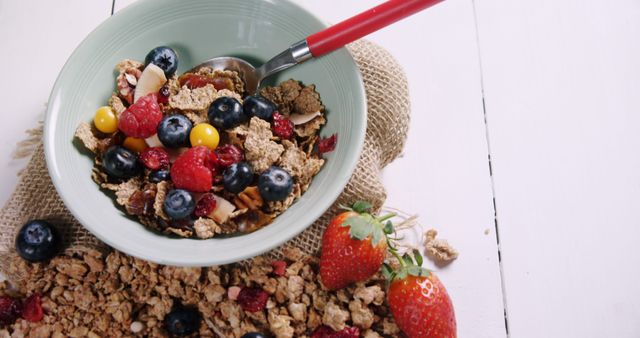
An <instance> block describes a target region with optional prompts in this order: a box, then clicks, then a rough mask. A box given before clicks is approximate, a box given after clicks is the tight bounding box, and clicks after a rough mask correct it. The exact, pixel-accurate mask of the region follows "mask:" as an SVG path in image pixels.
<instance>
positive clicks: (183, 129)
mask: <svg viewBox="0 0 640 338" xmlns="http://www.w3.org/2000/svg"><path fill="white" fill-rule="evenodd" d="M191 128H193V123H191V121H190V120H189V119H188V118H187V117H186V116H184V115H169V116H165V117H164V118H163V119H162V121H160V124H158V138H159V139H160V142H162V145H164V146H165V147H167V148H180V147H188V146H189V134H190V133H191Z"/></svg>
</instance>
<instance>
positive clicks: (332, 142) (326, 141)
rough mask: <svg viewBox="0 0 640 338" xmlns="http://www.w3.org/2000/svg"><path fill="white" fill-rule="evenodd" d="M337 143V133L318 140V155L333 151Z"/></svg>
mask: <svg viewBox="0 0 640 338" xmlns="http://www.w3.org/2000/svg"><path fill="white" fill-rule="evenodd" d="M337 143H338V134H333V135H331V136H329V137H327V138H323V139H320V140H319V141H318V153H319V154H320V155H322V154H324V153H328V152H331V151H334V150H335V149H336V144H337Z"/></svg>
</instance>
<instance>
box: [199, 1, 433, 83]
mask: <svg viewBox="0 0 640 338" xmlns="http://www.w3.org/2000/svg"><path fill="white" fill-rule="evenodd" d="M440 1H443V0H389V1H387V2H384V3H382V4H380V5H378V6H376V7H373V8H371V9H369V10H366V11H364V12H362V13H360V14H358V15H356V16H353V17H351V18H349V19H346V20H344V21H342V22H340V23H339V24H337V25H333V26H331V27H328V28H325V29H324V30H321V31H319V32H317V33H315V34H312V35H309V36H308V37H307V38H306V39H303V40H301V41H298V42H296V43H294V44H292V45H291V46H290V47H289V48H288V49H286V50H285V51H283V52H282V53H280V54H278V55H276V56H275V57H273V58H272V59H271V60H269V61H267V62H266V63H265V64H263V65H262V66H260V67H258V68H255V67H253V65H251V64H250V63H249V62H247V61H245V60H243V59H240V58H237V57H232V56H221V57H216V58H213V59H209V60H207V61H205V62H203V63H201V64H199V65H198V66H196V67H194V68H193V69H191V70H190V71H189V72H196V71H197V70H198V69H200V68H202V67H211V68H213V69H214V70H215V69H220V70H225V69H227V70H235V71H237V72H238V73H239V74H240V76H241V77H242V78H243V79H244V81H245V90H246V91H247V93H248V94H255V93H256V92H257V91H258V88H260V82H262V80H264V79H265V78H267V77H269V76H271V75H273V74H275V73H277V72H280V71H283V70H285V69H288V68H291V67H293V66H295V65H298V64H300V63H303V62H305V61H307V60H309V59H311V58H314V57H315V58H317V57H320V56H322V55H325V54H328V53H330V52H332V51H334V50H336V49H338V48H341V47H344V46H345V45H347V44H349V43H351V42H353V41H355V40H357V39H360V38H362V37H364V36H366V35H368V34H370V33H373V32H375V31H377V30H379V29H381V28H384V27H386V26H389V25H391V24H393V23H395V22H396V21H399V20H401V19H404V18H406V17H408V16H410V15H412V14H415V13H417V12H419V11H421V10H423V9H426V8H427V7H430V6H432V5H434V4H436V3H438V2H440Z"/></svg>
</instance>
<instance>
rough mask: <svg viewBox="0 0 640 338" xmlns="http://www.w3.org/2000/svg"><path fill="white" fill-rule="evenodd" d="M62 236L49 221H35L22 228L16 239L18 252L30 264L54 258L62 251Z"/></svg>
mask: <svg viewBox="0 0 640 338" xmlns="http://www.w3.org/2000/svg"><path fill="white" fill-rule="evenodd" d="M60 242H61V241H60V236H59V235H58V232H57V231H56V229H55V228H54V227H53V226H52V225H51V224H49V223H48V222H47V221H42V220H33V221H29V222H27V223H26V224H25V225H23V226H22V228H21V229H20V231H19V232H18V236H17V237H16V243H15V244H16V251H17V252H18V255H20V257H22V258H24V259H25V260H27V261H29V262H41V261H45V260H47V259H50V258H52V257H53V256H55V254H56V253H57V252H58V250H59V249H60Z"/></svg>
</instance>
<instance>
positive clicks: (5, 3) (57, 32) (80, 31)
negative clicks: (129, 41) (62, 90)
mask: <svg viewBox="0 0 640 338" xmlns="http://www.w3.org/2000/svg"><path fill="white" fill-rule="evenodd" d="M111 5H112V1H111V0H91V1H86V0H64V1H56V2H52V1H44V0H20V1H14V0H0V46H1V47H0V65H1V67H2V74H3V75H2V76H3V78H4V79H3V80H2V81H0V102H2V107H1V108H0V116H1V117H2V119H3V123H2V132H0V177H1V178H2V183H1V184H0V205H1V204H4V202H5V201H6V200H7V199H8V198H9V196H10V195H11V192H12V191H13V188H14V187H15V185H16V183H17V173H18V171H19V170H20V169H22V168H23V167H24V165H25V164H26V161H25V160H13V159H12V155H13V153H14V150H15V148H16V143H18V142H20V141H22V140H24V139H25V138H26V137H27V134H25V131H26V130H27V129H31V128H35V127H36V126H37V122H38V121H39V120H41V119H42V117H43V116H44V111H45V108H46V106H45V105H46V103H47V99H48V98H49V93H50V92H51V88H52V87H53V83H54V82H55V80H56V78H57V77H58V73H59V72H60V69H62V66H63V65H64V63H65V61H66V60H67V58H68V57H69V55H71V53H72V52H73V50H74V49H75V48H76V46H77V45H78V44H79V43H80V41H82V39H84V38H85V36H87V34H89V32H91V30H92V29H93V28H95V27H96V26H97V25H98V24H100V22H102V21H103V20H105V19H106V18H107V17H109V15H110V14H111Z"/></svg>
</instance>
